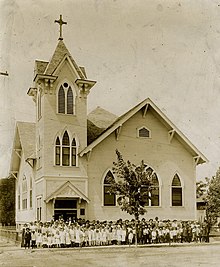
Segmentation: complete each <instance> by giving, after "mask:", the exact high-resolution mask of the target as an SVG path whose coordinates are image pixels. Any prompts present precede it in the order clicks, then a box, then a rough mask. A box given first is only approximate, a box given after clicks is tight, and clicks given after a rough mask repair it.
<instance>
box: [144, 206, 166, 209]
mask: <svg viewBox="0 0 220 267" xmlns="http://www.w3.org/2000/svg"><path fill="white" fill-rule="evenodd" d="M144 208H145V209H149V208H151V209H152V208H153V209H154V208H156V209H158V208H162V206H144Z"/></svg>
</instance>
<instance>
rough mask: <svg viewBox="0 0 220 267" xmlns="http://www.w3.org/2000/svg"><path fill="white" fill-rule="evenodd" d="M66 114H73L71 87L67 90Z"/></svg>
mask: <svg viewBox="0 0 220 267" xmlns="http://www.w3.org/2000/svg"><path fill="white" fill-rule="evenodd" d="M67 114H73V91H72V89H71V87H69V89H68V91H67Z"/></svg>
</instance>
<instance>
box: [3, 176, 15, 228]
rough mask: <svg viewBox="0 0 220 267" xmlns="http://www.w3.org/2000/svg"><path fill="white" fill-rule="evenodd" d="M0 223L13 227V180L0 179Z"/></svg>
mask: <svg viewBox="0 0 220 267" xmlns="http://www.w3.org/2000/svg"><path fill="white" fill-rule="evenodd" d="M0 223H2V224H3V225H15V180H14V179H13V178H10V179H0Z"/></svg>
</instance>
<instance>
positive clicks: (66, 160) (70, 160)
mask: <svg viewBox="0 0 220 267" xmlns="http://www.w3.org/2000/svg"><path fill="white" fill-rule="evenodd" d="M60 140H61V142H60ZM55 165H57V166H77V143H76V139H75V138H73V139H72V141H71V140H70V138H69V135H68V133H67V131H65V133H64V135H63V137H61V138H59V137H57V139H56V144H55Z"/></svg>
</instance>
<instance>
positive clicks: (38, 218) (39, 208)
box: [37, 197, 42, 221]
mask: <svg viewBox="0 0 220 267" xmlns="http://www.w3.org/2000/svg"><path fill="white" fill-rule="evenodd" d="M41 213H42V201H41V197H38V198H37V220H38V221H41Z"/></svg>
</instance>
